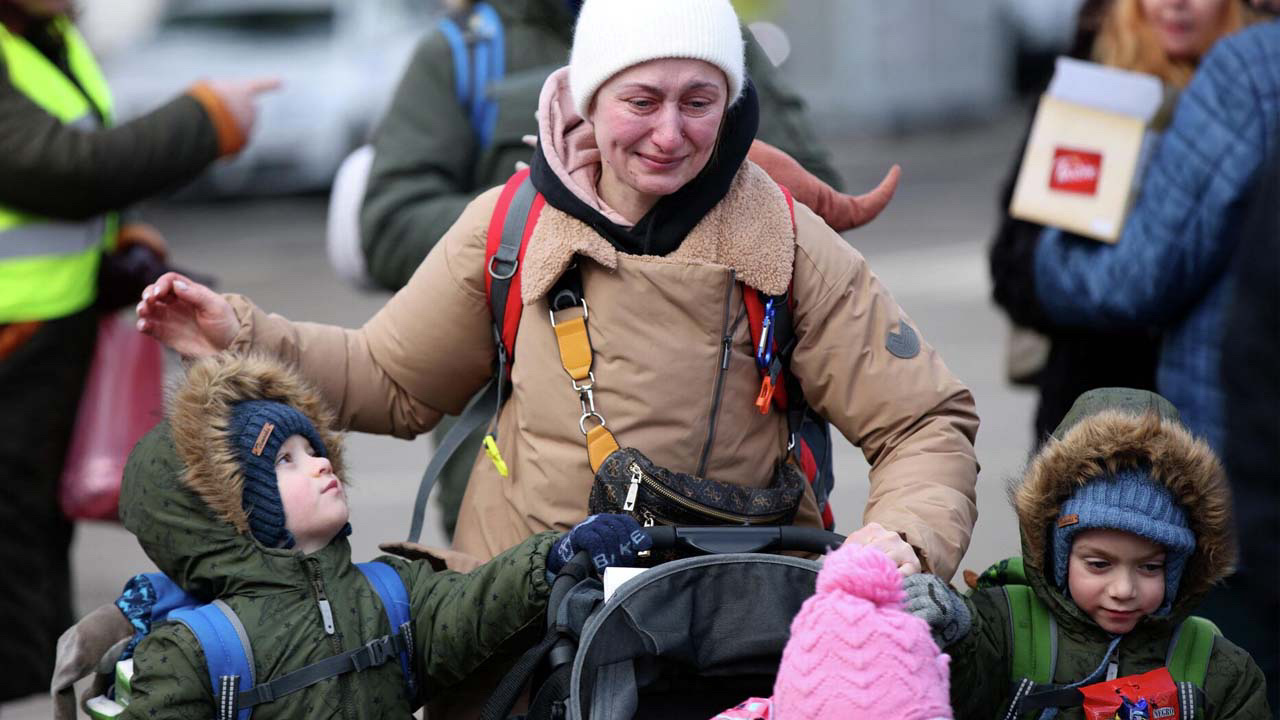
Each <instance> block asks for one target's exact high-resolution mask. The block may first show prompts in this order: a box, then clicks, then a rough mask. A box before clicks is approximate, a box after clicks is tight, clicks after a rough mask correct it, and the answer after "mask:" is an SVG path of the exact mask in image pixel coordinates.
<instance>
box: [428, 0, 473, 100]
mask: <svg viewBox="0 0 1280 720" xmlns="http://www.w3.org/2000/svg"><path fill="white" fill-rule="evenodd" d="M436 27H438V28H439V29H440V33H441V34H442V35H444V39H445V41H447V42H448V43H449V50H450V51H451V52H452V53H453V87H454V89H455V90H456V91H457V93H458V103H459V104H461V105H462V107H464V108H470V107H471V54H470V53H468V52H467V40H466V38H465V37H463V34H462V28H460V27H458V23H457V21H456V20H454V19H453V18H452V17H450V16H448V15H445V16H444V17H442V18H440V22H439V23H438V24H437V26H436Z"/></svg>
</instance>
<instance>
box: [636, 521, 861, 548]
mask: <svg viewBox="0 0 1280 720" xmlns="http://www.w3.org/2000/svg"><path fill="white" fill-rule="evenodd" d="M644 531H645V532H646V533H648V534H649V537H650V538H651V539H652V540H653V549H654V550H665V549H670V548H690V549H693V550H697V551H699V552H701V553H705V554H708V555H723V554H726V553H754V552H784V551H794V552H811V553H817V554H822V553H825V552H826V551H828V550H830V549H833V548H837V547H840V545H841V544H842V543H843V542H844V539H845V538H844V536H843V535H840V534H837V533H833V532H827V531H826V530H819V529H818V528H811V527H797V526H794V525H782V526H776V525H770V526H729V527H726V526H713V527H689V526H686V527H678V526H672V525H656V526H653V527H647V528H644Z"/></svg>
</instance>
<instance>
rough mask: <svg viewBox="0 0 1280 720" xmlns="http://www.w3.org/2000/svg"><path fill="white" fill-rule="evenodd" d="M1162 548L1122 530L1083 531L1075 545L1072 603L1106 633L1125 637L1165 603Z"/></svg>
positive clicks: (1069, 569) (1070, 571)
mask: <svg viewBox="0 0 1280 720" xmlns="http://www.w3.org/2000/svg"><path fill="white" fill-rule="evenodd" d="M1164 554H1165V552H1164V548H1163V547H1161V546H1160V545H1158V544H1156V543H1154V542H1152V541H1150V540H1148V539H1146V538H1144V537H1139V536H1138V535H1134V534H1133V533H1127V532H1124V531H1122V530H1103V529H1090V530H1081V531H1080V533H1079V534H1078V535H1076V537H1075V542H1074V543H1072V545H1071V557H1070V559H1069V561H1068V563H1067V587H1068V589H1070V590H1071V599H1072V600H1074V601H1075V603H1076V605H1077V606H1079V607H1080V609H1081V610H1084V612H1085V614H1087V615H1088V616H1089V617H1090V618H1093V621H1094V622H1096V623H1097V624H1098V626H1099V627H1101V628H1102V629H1103V630H1106V631H1107V632H1109V633H1113V634H1117V635H1120V634H1123V633H1127V632H1129V631H1130V630H1132V629H1133V628H1134V626H1135V625H1137V624H1138V621H1139V620H1141V619H1142V618H1144V617H1146V616H1147V615H1150V614H1151V613H1153V612H1155V611H1156V609H1157V608H1159V607H1160V605H1161V604H1162V603H1163V602H1164Z"/></svg>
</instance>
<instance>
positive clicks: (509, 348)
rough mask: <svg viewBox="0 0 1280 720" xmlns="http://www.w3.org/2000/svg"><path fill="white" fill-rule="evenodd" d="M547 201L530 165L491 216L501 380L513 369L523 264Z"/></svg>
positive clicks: (488, 279)
mask: <svg viewBox="0 0 1280 720" xmlns="http://www.w3.org/2000/svg"><path fill="white" fill-rule="evenodd" d="M545 204H546V199H545V198H543V197H542V194H541V193H539V192H538V191H537V190H536V189H535V188H534V187H533V181H532V180H530V179H529V170H528V169H527V168H526V169H524V170H521V171H520V172H517V173H516V174H515V175H512V176H511V179H510V180H508V181H507V184H506V185H505V186H504V187H503V188H502V194H501V195H499V196H498V204H497V206H496V207H494V209H493V215H492V216H491V217H490V218H489V233H488V237H487V242H486V244H485V251H484V263H485V274H484V291H485V295H486V296H487V298H488V300H489V312H490V314H491V315H492V316H493V329H494V342H495V343H497V344H498V350H499V352H498V362H499V365H501V366H502V368H501V371H502V372H501V375H502V377H500V378H499V379H500V380H503V381H505V379H506V378H505V374H506V372H508V371H509V370H510V358H511V357H512V354H513V353H514V352H515V347H516V332H517V331H518V330H519V328H520V315H521V313H522V311H523V310H524V303H523V302H522V301H521V298H520V265H521V264H522V263H523V262H524V253H525V248H526V247H528V245H529V237H530V236H532V235H533V229H534V228H535V227H536V226H537V224H538V216H539V215H540V214H541V213H542V207H543V205H545Z"/></svg>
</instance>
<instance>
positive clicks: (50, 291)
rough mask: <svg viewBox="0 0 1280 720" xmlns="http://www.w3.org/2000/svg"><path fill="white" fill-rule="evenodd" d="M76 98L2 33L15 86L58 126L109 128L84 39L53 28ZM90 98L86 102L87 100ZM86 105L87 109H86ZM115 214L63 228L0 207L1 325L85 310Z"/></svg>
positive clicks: (0, 42) (62, 23)
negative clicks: (63, 50)
mask: <svg viewBox="0 0 1280 720" xmlns="http://www.w3.org/2000/svg"><path fill="white" fill-rule="evenodd" d="M54 27H55V28H56V29H57V30H58V31H59V32H60V33H61V34H62V37H63V39H64V42H65V43H66V47H67V61H68V65H70V68H71V72H72V74H73V75H75V78H76V80H77V81H78V82H79V83H80V87H83V88H84V91H83V92H82V91H81V90H80V88H77V87H76V85H75V83H73V82H72V81H71V80H70V79H69V78H68V77H67V76H66V75H64V74H63V72H62V71H61V70H59V69H58V68H57V66H56V65H54V64H53V63H52V62H50V61H49V59H48V58H46V57H45V56H44V55H43V54H42V53H41V52H40V51H39V50H37V49H36V48H35V47H33V46H32V45H31V43H29V42H27V41H26V40H25V39H24V38H22V37H19V36H17V35H14V34H12V33H10V32H9V31H8V30H7V29H6V28H5V27H4V25H0V53H3V55H4V62H5V65H6V66H7V67H8V70H9V80H10V81H11V82H12V83H13V86H14V87H15V88H17V89H18V91H19V92H21V93H23V94H24V95H26V96H27V97H29V98H31V100H32V101H34V102H35V103H36V104H37V105H39V106H40V107H42V108H44V109H45V111H47V112H48V113H49V114H51V115H53V116H54V117H56V118H58V119H59V120H61V121H62V122H63V123H64V124H67V125H71V126H74V127H78V128H84V129H97V128H99V127H100V124H99V121H98V116H97V115H96V114H95V113H94V108H95V107H96V108H98V110H99V111H100V112H101V114H102V117H103V118H105V120H106V123H107V124H110V122H111V94H110V92H109V91H108V89H107V83H106V81H105V80H104V79H103V77H102V71H101V70H99V69H98V64H97V62H95V61H94V59H93V55H92V53H90V52H89V46H88V45H87V44H85V41H84V38H83V37H81V36H80V33H79V32H78V31H77V30H76V29H75V26H73V25H72V24H71V22H70V21H69V20H67V19H66V18H65V17H63V18H58V19H56V20H55V21H54ZM86 93H87V94H88V96H89V97H88V98H86V97H85V94H86ZM91 101H92V103H93V105H90V104H89V103H90V102H91ZM118 223H119V220H118V218H117V216H116V215H115V214H114V213H109V214H107V215H104V216H100V217H96V218H93V219H91V220H86V221H82V222H66V221H62V220H55V219H52V218H46V217H40V216H38V215H31V214H29V213H24V212H22V211H20V210H17V209H15V208H12V207H8V206H6V205H3V204H0V323H10V322H21V321H27V320H51V319H54V318H59V317H65V316H67V315H70V314H72V313H75V312H78V311H80V310H83V309H84V308H86V307H88V306H89V305H90V304H92V303H93V301H94V299H95V298H96V297H97V293H98V283H97V279H98V263H99V262H100V261H101V259H102V252H103V249H104V248H110V247H111V245H112V244H113V243H114V241H115V236H116V230H117V226H118Z"/></svg>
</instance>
